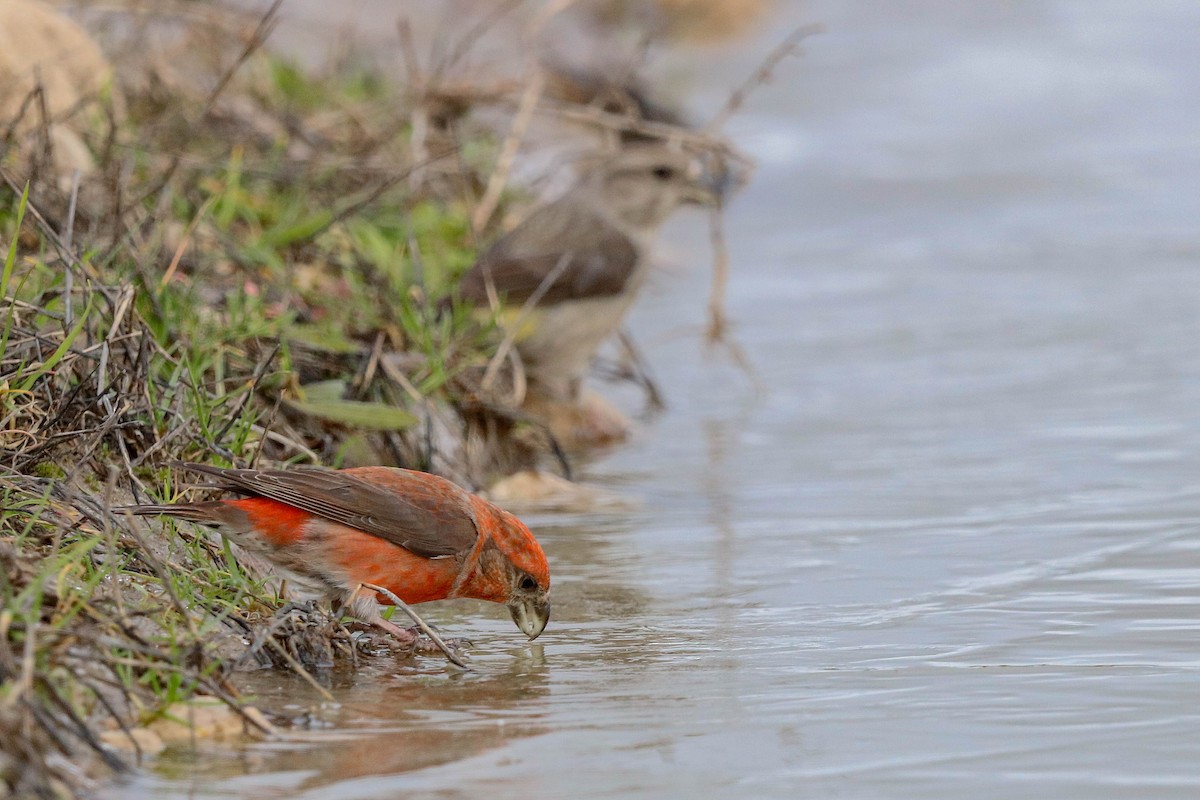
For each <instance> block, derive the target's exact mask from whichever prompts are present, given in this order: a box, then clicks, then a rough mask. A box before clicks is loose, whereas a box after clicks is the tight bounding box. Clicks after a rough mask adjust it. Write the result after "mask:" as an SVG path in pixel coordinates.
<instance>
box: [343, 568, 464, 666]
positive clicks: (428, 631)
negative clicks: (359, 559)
mask: <svg viewBox="0 0 1200 800" xmlns="http://www.w3.org/2000/svg"><path fill="white" fill-rule="evenodd" d="M362 586H363V588H364V589H370V590H371V591H373V592H378V593H379V594H381V595H383V596H384V597H386V598H387V599H388V600H390V601H392V605H394V606H396V608H399V609H400V610H401V611H403V612H404V613H405V614H408V616H409V617H410V618H412V621H413V622H415V623H417V627H418V628H420V629H421V631H422V632H424V634H425V635H426V636H428V637H429V640H430V641H431V642H433V643H434V644H435V645H437V648H438V650H441V651H442V654H443V655H445V656H446V658H447V659H448V660H449V661H450V663H451V664H453V665H454V666H456V667H462V668H463V669H465V670H469V669H471V668H470V667H468V666H467V665H466V664H465V663H463V660H462V659H461V658H459V657H458V656H457V655H456V654H455V652H454V650H453V649H452V648H451V647H450V645H448V644H446V643H445V642H444V641H443V640H442V637H441V636H438V635H437V632H436V631H435V630H434V629H433V628H431V627H429V625H428V624H426V622H425V620H423V619H421V618H420V617H419V616H417V612H415V611H413V610H412V606H410V605H409V604H408V603H406V602H404V601H403V600H401V599H400V598H399V597H397V596H396V595H395V594H394V593H392V592H390V591H388V590H387V589H385V588H383V587H382V586H375V585H374V584H370V583H364V584H362Z"/></svg>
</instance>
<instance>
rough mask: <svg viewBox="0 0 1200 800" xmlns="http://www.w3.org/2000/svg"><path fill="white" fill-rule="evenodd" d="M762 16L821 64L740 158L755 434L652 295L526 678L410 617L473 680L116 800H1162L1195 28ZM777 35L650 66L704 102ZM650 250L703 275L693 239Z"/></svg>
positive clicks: (973, 12)
mask: <svg viewBox="0 0 1200 800" xmlns="http://www.w3.org/2000/svg"><path fill="white" fill-rule="evenodd" d="M777 7H778V9H779V10H778V14H779V16H780V18H781V19H782V20H784V21H786V22H792V21H795V22H823V23H825V24H826V25H827V28H828V33H827V34H825V35H824V36H822V37H820V38H818V39H814V40H812V42H811V43H810V44H809V45H808V47H807V49H808V55H807V56H806V58H805V59H804V60H803V61H801V62H798V63H795V64H793V65H791V66H789V67H787V68H785V70H784V71H783V72H782V73H781V75H780V77H779V78H778V79H777V80H776V81H775V83H774V84H772V85H771V86H769V87H766V88H765V89H764V90H763V94H762V95H761V96H759V97H758V98H757V99H756V101H755V103H753V104H752V105H751V107H750V108H749V109H748V110H747V112H746V113H745V114H744V115H742V116H741V117H739V118H737V119H735V120H734V123H733V124H734V128H735V135H736V136H737V138H738V139H739V140H740V141H741V142H742V143H743V144H744V146H745V147H746V148H747V149H749V150H751V151H752V152H754V153H756V154H757V155H758V156H759V157H760V159H761V161H762V169H761V170H760V174H759V176H758V177H757V179H756V181H755V183H754V184H752V185H751V186H750V187H749V189H748V190H747V192H746V193H745V194H744V195H743V196H742V197H740V198H738V199H737V200H736V201H735V203H734V205H733V207H732V209H731V212H730V219H729V221H728V226H727V229H728V235H729V238H730V246H731V249H732V251H733V264H734V280H733V282H732V284H731V287H730V289H731V295H730V302H731V314H732V317H733V319H734V320H736V321H737V322H738V323H739V327H738V329H737V335H738V336H739V338H740V341H741V344H742V345H743V346H744V347H745V349H746V350H747V352H748V353H749V354H750V356H751V358H752V359H753V360H754V362H755V364H756V366H757V368H758V369H759V371H760V372H761V374H762V376H763V379H764V382H765V383H766V385H767V387H768V391H767V393H766V394H765V396H763V397H761V398H758V397H755V396H754V392H753V390H752V388H751V387H750V385H749V382H748V381H746V380H745V379H744V378H743V376H742V375H741V374H740V373H739V372H738V371H737V370H736V369H735V368H734V367H732V366H730V365H729V364H726V363H724V362H722V361H721V359H720V358H718V357H711V358H710V357H708V356H706V355H705V352H704V350H703V347H702V346H701V345H700V343H699V342H697V341H696V340H695V339H694V338H690V337H680V336H678V335H677V333H678V331H679V330H680V329H681V328H688V327H691V328H698V327H699V326H700V324H701V322H702V317H703V308H704V302H703V301H704V297H705V291H706V287H705V286H704V281H703V280H702V279H701V278H700V275H701V270H699V269H696V270H694V271H690V272H689V273H688V274H687V276H686V277H683V276H679V275H664V276H663V277H662V278H661V280H660V281H659V285H658V286H657V287H655V291H654V295H653V296H652V297H651V298H649V300H648V302H646V303H644V304H643V305H642V306H641V307H640V308H639V309H638V311H637V318H636V321H635V326H636V328H637V332H638V334H639V337H640V339H641V341H642V343H643V344H644V345H645V346H646V349H647V355H648V356H649V358H650V359H651V360H652V363H653V364H654V367H655V371H656V373H657V374H658V375H659V377H660V379H661V380H662V383H663V384H664V386H665V387H667V391H668V401H669V402H670V404H671V407H670V409H669V411H668V413H667V414H665V415H663V416H662V417H661V418H659V419H657V420H655V421H654V423H653V424H652V425H651V426H649V427H648V429H647V430H646V431H644V432H643V434H642V435H641V437H640V439H639V440H638V441H636V442H635V443H634V444H633V445H632V446H630V447H628V448H626V449H624V450H622V451H620V452H617V453H615V454H613V455H611V456H610V457H608V458H607V459H605V460H604V461H602V462H600V463H598V464H594V465H592V466H591V467H590V476H589V477H590V478H591V479H592V480H594V481H596V482H599V483H602V484H606V485H608V486H609V487H610V488H614V489H616V490H618V491H621V492H625V493H628V494H632V495H636V496H637V497H638V498H639V499H640V501H641V502H640V505H639V506H638V507H637V508H636V509H633V510H622V511H619V512H618V511H609V512H605V513H603V514H599V515H581V516H574V517H542V518H534V519H532V520H531V521H532V522H533V523H534V527H535V528H536V529H537V531H538V534H539V537H540V538H541V540H542V541H543V543H544V544H545V547H546V550H547V552H548V553H549V554H550V557H551V560H552V561H553V562H554V573H555V589H554V593H555V618H554V621H553V622H552V623H551V627H550V628H549V629H548V630H547V632H546V634H545V635H544V636H543V637H542V638H541V639H539V640H538V646H537V647H531V646H529V645H527V644H524V643H522V642H520V641H519V638H518V637H517V636H515V634H514V632H513V630H512V626H511V623H509V622H508V621H507V620H506V619H503V610H502V609H500V610H496V609H491V608H487V607H485V606H484V605H483V604H465V605H460V606H458V607H456V608H448V609H440V610H437V611H436V612H435V614H434V616H435V620H436V621H437V622H438V623H439V624H441V625H443V626H444V627H446V628H447V629H449V630H450V631H451V633H452V634H453V635H466V636H469V637H471V638H473V639H474V640H475V642H476V643H477V648H476V650H475V651H474V662H475V664H476V665H477V666H478V667H479V669H478V671H477V672H476V673H472V674H470V675H451V674H449V673H448V672H445V671H443V670H442V668H441V666H440V665H438V664H437V663H436V662H435V661H433V660H426V661H421V662H420V663H419V664H418V665H417V667H416V669H415V670H414V667H413V666H412V665H407V664H400V665H390V664H380V663H372V664H371V665H370V666H369V667H368V668H367V669H366V670H364V671H363V672H360V673H359V674H357V675H353V676H340V677H339V678H338V679H337V681H336V683H335V694H336V695H337V696H338V698H339V702H340V705H339V706H336V707H322V706H320V704H319V703H318V701H317V699H316V698H315V697H313V696H312V695H311V694H310V693H309V691H308V690H307V689H306V688H305V687H304V685H303V684H301V683H299V682H298V681H290V680H288V679H282V680H281V679H279V678H278V677H275V676H270V677H267V676H264V677H262V678H259V679H257V680H258V683H257V684H256V685H255V686H254V687H253V688H254V689H255V690H256V691H258V692H260V693H261V694H262V695H263V696H264V698H265V702H266V704H268V705H280V704H284V703H292V704H294V706H295V710H296V713H297V715H298V716H300V715H303V714H311V716H312V718H313V719H314V720H315V721H316V722H318V723H321V724H326V725H329V726H330V727H331V729H330V730H320V729H317V730H314V731H312V733H311V736H312V737H314V738H316V739H317V740H318V742H319V743H318V744H316V745H312V744H289V745H280V744H266V745H254V746H252V747H249V748H247V749H246V750H245V751H244V752H243V753H241V754H240V755H239V756H238V758H236V759H231V758H230V756H229V755H228V754H208V755H200V756H199V757H197V758H190V757H188V756H186V755H179V756H177V757H175V758H171V759H166V760H164V761H163V762H162V765H161V768H160V769H159V770H158V771H157V772H156V773H155V774H153V775H148V776H139V777H138V778H136V779H134V780H133V782H132V784H131V785H130V786H127V787H122V788H121V789H120V790H119V792H120V793H121V794H122V795H125V796H131V795H132V796H141V797H173V796H180V797H181V796H187V797H219V796H230V797H285V796H286V797H314V798H315V797H321V798H335V797H346V798H350V797H354V798H362V797H380V798H382V797H396V796H404V797H465V796H472V797H478V796H503V797H516V796H521V797H596V798H599V797H604V798H629V797H634V798H639V797H655V798H668V797H683V796H688V797H755V798H758V797H780V798H784V797H786V798H795V797H809V796H811V797H822V798H824V797H829V796H838V797H864V798H866V797H898V796H903V797H910V796H921V797H929V798H947V799H950V798H954V799H955V800H957V799H959V798H963V797H972V798H1011V797H1015V796H1036V797H1055V798H1095V797H1101V796H1103V797H1118V796H1120V797H1139V798H1140V797H1150V796H1154V797H1187V796H1194V794H1195V792H1196V790H1197V789H1198V788H1200V708H1197V705H1196V703H1195V698H1196V681H1197V678H1198V677H1200V657H1198V656H1197V648H1196V640H1197V633H1198V632H1200V614H1198V613H1197V611H1198V609H1200V535H1197V524H1198V521H1200V314H1198V313H1197V312H1198V311H1200V269H1198V268H1197V261H1198V256H1200V241H1198V239H1197V231H1196V220H1197V219H1198V218H1200V213H1198V212H1200V208H1198V206H1200V193H1197V192H1196V191H1195V187H1196V185H1197V182H1198V180H1197V179H1198V178H1200V151H1198V150H1197V148H1196V146H1195V143H1196V141H1198V140H1200V138H1198V137H1200V72H1197V71H1196V70H1195V64H1194V43H1193V42H1192V39H1193V38H1194V31H1195V30H1197V25H1198V23H1200V8H1198V7H1196V6H1195V4H1193V3H1184V2H1170V1H1169V0H1168V1H1165V2H1160V3H1155V4H1138V5H1133V4H1125V3H1115V2H1090V1H1089V2H1086V3H1084V2H1073V1H1072V0H1052V1H1045V0H1043V1H1040V2H1036V3H1034V2H1013V3H1004V4H990V5H984V4H965V3H960V2H957V0H954V1H953V2H952V1H951V0H940V1H939V0H923V2H918V3H905V4H892V5H889V4H879V3H869V4H868V3H854V2H851V3H844V2H838V3H834V2H831V1H830V2H816V1H815V0H814V2H808V3H804V4H777ZM789 17H792V18H793V19H788V18H789ZM772 38H773V37H772V36H767V35H764V38H763V41H762V42H758V43H755V44H753V45H748V46H747V47H745V48H744V49H743V51H742V52H739V53H723V54H721V55H720V56H719V57H712V56H711V54H708V55H705V57H704V58H701V59H696V58H695V57H692V58H691V59H690V60H689V58H688V57H687V56H686V54H683V55H680V56H678V66H679V68H680V69H682V66H683V65H691V66H692V67H694V66H695V64H696V61H697V60H699V61H701V62H702V66H701V67H700V71H699V73H697V74H696V76H695V77H694V79H693V80H694V85H695V89H696V101H697V103H699V104H702V105H703V104H707V105H709V106H712V107H715V106H716V105H719V104H720V102H722V101H723V100H724V93H725V87H728V86H729V85H730V84H731V83H733V82H734V80H735V78H734V77H731V76H740V75H742V74H745V73H746V72H748V71H749V69H750V68H751V67H752V66H753V63H754V61H755V59H756V54H759V53H761V52H763V51H764V50H765V49H766V48H767V47H768V46H769V41H770V40H771V39H772ZM668 66H670V67H671V68H675V66H674V65H668ZM665 239H666V240H667V241H669V242H672V243H674V246H673V248H672V249H671V251H670V252H671V256H672V258H674V259H675V260H677V261H683V262H688V261H702V260H703V258H704V256H705V253H704V250H703V242H704V241H706V237H705V236H704V233H703V220H702V219H690V220H686V219H685V220H680V221H679V222H678V223H677V224H676V225H674V227H673V229H672V231H670V232H669V235H668V236H666V237H665ZM688 241H695V242H697V244H696V246H695V247H688V246H686V242H688ZM668 299H669V302H668V301H667V300H668ZM419 670H425V672H420V671H419ZM281 698H283V699H282V700H281ZM352 731H362V732H363V734H362V735H361V736H352V737H351V738H346V735H347V733H348V732H352ZM110 796H115V795H110Z"/></svg>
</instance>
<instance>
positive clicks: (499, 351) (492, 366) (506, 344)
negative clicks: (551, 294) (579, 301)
mask: <svg viewBox="0 0 1200 800" xmlns="http://www.w3.org/2000/svg"><path fill="white" fill-rule="evenodd" d="M574 257H575V253H573V252H567V253H563V254H562V255H561V256H559V258H558V263H557V264H555V265H554V269H552V270H550V271H549V272H548V273H546V277H544V278H542V281H541V283H539V284H538V285H537V288H536V289H534V290H533V294H531V295H529V298H528V299H527V300H526V301H525V303H524V305H522V306H521V312H520V314H518V315H517V318H516V320H514V321H513V323H512V325H509V326H507V329H506V330H505V331H504V340H503V341H501V342H500V346H499V347H497V348H496V354H495V355H493V356H492V360H491V361H489V362H488V365H487V369H486V370H484V373H483V380H482V381H480V383H479V388H480V389H481V390H482V391H484V392H486V391H487V390H488V389H490V388H491V386H492V383H493V382H494V381H495V380H496V374H497V373H498V372H499V371H500V364H502V363H503V362H504V359H505V358H506V357H507V356H508V351H509V349H510V348H512V346H513V344H514V343H515V342H516V340H517V332H518V331H520V330H521V324H522V323H523V322H525V318H526V317H527V316H529V314H530V312H532V311H533V309H534V307H535V306H537V304H538V301H540V300H541V299H542V297H543V296H544V295H545V294H546V292H548V291H550V287H551V286H553V285H554V282H555V281H557V280H558V279H559V277H561V276H562V274H563V272H565V271H566V269H567V267H568V266H569V265H570V264H571V260H572V259H573V258H574ZM487 283H488V298H489V299H492V298H493V296H494V292H495V287H494V285H493V283H492V277H491V274H488V275H487ZM493 310H494V309H493Z"/></svg>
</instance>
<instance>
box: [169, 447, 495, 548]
mask: <svg viewBox="0 0 1200 800" xmlns="http://www.w3.org/2000/svg"><path fill="white" fill-rule="evenodd" d="M179 466H181V467H183V468H185V469H189V470H192V471H193V472H200V473H203V474H205V475H211V476H213V477H214V478H217V479H218V480H219V481H220V482H221V483H223V484H225V485H226V486H228V487H229V488H232V489H234V490H236V491H240V492H243V493H246V494H250V495H257V496H260V497H266V498H269V499H271V500H278V501H279V502H281V503H287V504H288V505H290V506H295V507H296V508H299V509H301V510H303V511H307V512H309V513H310V514H315V515H317V516H319V517H323V518H325V519H328V520H332V521H333V522H339V523H341V524H343V525H349V526H350V527H352V528H358V529H359V530H361V531H365V532H366V533H369V534H371V535H372V536H378V537H379V538H380V539H384V540H386V541H389V542H391V543H392V544H395V545H398V546H400V547H403V548H404V549H405V550H409V551H411V552H413V553H416V554H417V555H419V556H423V557H425V558H438V557H440V556H452V555H455V554H457V553H460V552H463V551H465V550H469V549H470V548H472V547H474V546H475V542H476V540H477V538H478V536H479V531H478V529H477V528H476V526H475V517H474V515H473V514H472V512H471V508H470V505H469V504H468V503H467V501H466V499H465V496H466V493H465V492H464V491H463V490H462V489H459V488H458V487H457V486H455V485H454V484H452V483H450V482H449V481H447V480H444V479H443V478H438V477H437V476H435V475H428V474H426V473H419V472H410V471H408V470H401V469H389V468H387V467H366V468H362V469H357V470H326V469H316V468H302V469H291V470H257V469H221V468H219V467H210V466H208V465H205V464H180V465H179ZM364 475H369V476H370V477H371V479H372V480H371V481H367V480H365V479H364V477H362V476H364Z"/></svg>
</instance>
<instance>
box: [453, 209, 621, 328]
mask: <svg viewBox="0 0 1200 800" xmlns="http://www.w3.org/2000/svg"><path fill="white" fill-rule="evenodd" d="M638 256H639V253H638V250H637V247H636V246H635V245H634V243H633V242H632V241H630V240H629V237H628V236H626V235H625V234H623V233H622V232H621V231H619V230H617V229H616V228H614V227H613V226H612V225H611V224H610V223H609V222H608V221H607V220H605V219H604V218H603V217H601V216H599V215H597V214H595V213H594V212H593V211H591V210H590V209H589V207H588V206H587V205H586V204H583V203H581V202H578V201H573V200H571V199H568V198H564V199H563V200H559V201H558V202H556V203H551V204H549V205H546V206H543V207H542V208H540V209H538V210H537V211H535V212H534V213H533V214H532V215H530V217H529V218H528V219H526V220H525V221H524V222H522V223H521V224H520V225H518V226H517V227H516V228H515V229H514V230H513V231H511V232H510V233H509V234H507V235H506V236H503V237H501V238H500V240H499V241H497V242H496V243H495V244H494V245H492V247H491V248H490V249H489V250H488V251H487V252H485V253H484V254H483V255H482V256H480V258H479V260H478V261H476V262H475V266H473V267H472V268H471V270H470V271H469V272H468V273H467V274H466V275H465V276H464V277H463V279H462V283H461V284H460V285H459V295H460V296H461V297H462V298H463V299H464V300H467V301H469V302H471V303H474V304H476V305H485V304H486V303H487V302H488V293H487V283H488V280H489V279H490V280H491V281H492V283H493V284H494V285H495V287H496V293H497V294H498V295H499V296H500V298H501V299H502V300H504V301H505V302H507V303H508V304H510V305H518V304H520V303H524V302H525V301H526V300H528V299H529V298H530V296H532V295H533V293H534V292H535V291H537V288H538V286H540V285H541V284H542V282H543V281H544V280H546V278H547V276H549V275H550V274H551V273H552V272H554V270H555V269H556V268H557V267H558V265H559V264H560V263H561V262H562V260H563V259H564V258H565V259H566V260H567V263H566V264H565V266H564V267H563V269H562V271H561V272H560V273H559V274H558V277H557V278H556V279H555V281H554V283H552V284H551V285H550V286H549V287H548V288H547V290H546V292H545V294H543V295H542V297H541V298H540V300H539V301H538V305H552V304H554V303H561V302H563V301H567V300H584V299H589V298H597V297H611V296H613V295H617V294H620V293H621V292H623V291H625V287H626V285H627V284H628V283H629V279H630V277H631V276H632V275H633V273H634V270H635V269H636V268H637V263H638Z"/></svg>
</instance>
